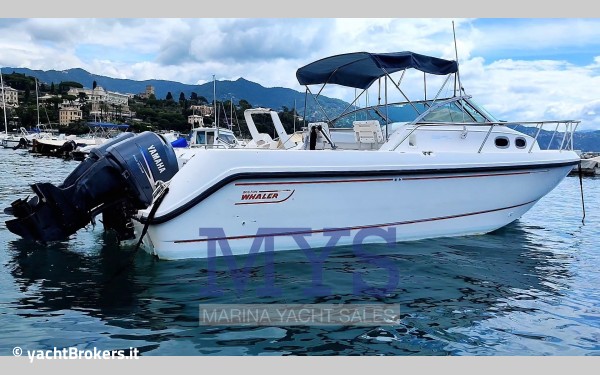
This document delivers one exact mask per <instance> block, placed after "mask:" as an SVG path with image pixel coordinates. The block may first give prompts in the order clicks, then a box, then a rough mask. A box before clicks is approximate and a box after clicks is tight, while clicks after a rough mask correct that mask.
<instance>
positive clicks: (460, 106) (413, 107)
mask: <svg viewBox="0 0 600 375" xmlns="http://www.w3.org/2000/svg"><path fill="white" fill-rule="evenodd" d="M441 102H442V100H438V101H436V102H433V100H428V101H420V102H413V103H412V104H411V103H398V104H389V105H388V106H387V108H386V107H385V106H379V107H371V108H368V109H363V110H359V111H355V112H353V113H350V114H348V115H345V116H344V117H342V118H340V119H338V120H337V121H336V126H338V127H351V126H352V122H353V121H361V120H378V121H379V122H380V123H381V124H385V123H386V118H387V119H388V120H387V121H388V122H389V123H396V122H413V121H415V120H416V119H417V118H419V116H421V115H422V114H424V113H425V112H427V111H430V112H427V114H426V115H425V116H424V117H423V118H421V119H420V120H419V122H466V123H469V122H473V123H482V122H488V121H493V122H495V121H496V120H495V119H494V117H493V116H491V115H490V114H489V113H488V112H487V111H485V110H484V109H483V108H481V107H480V106H476V105H475V104H474V103H473V102H471V101H469V100H465V99H463V100H457V101H451V102H448V103H444V104H442V105H440V106H439V107H438V106H436V105H438V104H439V103H441ZM431 107H435V108H434V109H431V110H430V108H431ZM417 111H418V112H417Z"/></svg>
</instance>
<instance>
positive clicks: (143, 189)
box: [4, 132, 178, 242]
mask: <svg viewBox="0 0 600 375" xmlns="http://www.w3.org/2000/svg"><path fill="white" fill-rule="evenodd" d="M177 171H178V165H177V158H176V156H175V152H174V151H173V148H172V147H171V144H170V143H169V142H167V141H166V140H165V139H164V138H163V137H162V136H160V135H158V134H155V133H152V132H144V133H141V134H138V135H134V134H132V133H123V134H121V135H120V136H119V137H116V138H114V139H112V140H110V141H108V142H105V143H104V144H103V145H101V146H99V147H96V148H93V149H92V150H91V151H90V153H89V155H88V157H87V158H86V159H85V160H84V161H82V162H81V163H80V164H79V165H78V166H77V168H75V170H74V171H73V172H71V174H70V175H69V176H68V177H67V178H66V179H65V181H64V182H63V183H62V184H61V185H59V186H54V185H52V184H50V183H37V184H33V185H31V189H32V190H33V192H34V193H35V196H33V197H32V198H31V199H28V198H29V197H27V198H25V199H17V200H16V201H14V202H13V203H11V206H10V207H8V208H6V209H5V210H4V213H6V214H8V215H12V216H14V217H15V219H12V220H8V221H7V222H6V226H7V228H8V230H10V231H11V232H13V233H15V234H18V235H19V236H21V237H23V238H26V239H32V240H38V241H44V242H46V241H57V240H64V239H66V238H68V237H69V236H70V235H72V234H73V233H75V232H76V231H77V230H79V229H81V228H83V227H84V226H86V225H87V224H88V223H90V222H91V221H93V219H94V217H95V216H96V215H98V214H99V213H102V214H103V219H104V220H103V224H104V227H105V229H114V230H116V231H117V237H118V238H119V240H122V239H127V238H133V236H134V234H133V223H132V222H131V217H132V215H133V214H134V213H135V212H136V211H137V210H139V209H144V208H147V207H148V206H149V205H150V204H151V203H152V193H153V192H154V189H155V187H156V185H157V182H158V181H163V182H166V181H168V180H170V179H171V178H172V177H173V176H174V175H175V173H177Z"/></svg>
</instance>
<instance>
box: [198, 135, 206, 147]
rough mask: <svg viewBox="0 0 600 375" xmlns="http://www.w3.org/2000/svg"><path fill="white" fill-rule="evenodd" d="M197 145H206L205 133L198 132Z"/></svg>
mask: <svg viewBox="0 0 600 375" xmlns="http://www.w3.org/2000/svg"><path fill="white" fill-rule="evenodd" d="M196 144H198V145H204V144H206V133H205V132H197V133H196Z"/></svg>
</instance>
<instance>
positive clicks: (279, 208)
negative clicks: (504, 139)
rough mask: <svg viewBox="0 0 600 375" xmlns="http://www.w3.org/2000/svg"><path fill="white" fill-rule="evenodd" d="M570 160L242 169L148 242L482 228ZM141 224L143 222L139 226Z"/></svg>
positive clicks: (298, 241) (369, 236)
mask: <svg viewBox="0 0 600 375" xmlns="http://www.w3.org/2000/svg"><path fill="white" fill-rule="evenodd" d="M571 168H572V164H569V163H553V164H547V165H537V166H535V167H528V166H520V167H519V166H512V167H511V166H505V167H502V168H489V167H488V168H466V169H465V168H463V169H454V170H447V171H439V170H438V171H433V170H431V169H420V170H419V169H413V170H408V171H393V170H390V171H386V172H380V174H377V173H362V174H361V172H348V173H346V174H345V175H344V176H342V175H341V174H340V172H339V171H338V172H336V173H333V174H331V175H330V176H328V175H327V174H326V173H314V176H312V177H311V176H310V175H309V174H298V177H293V176H292V175H291V174H290V175H281V174H280V175H277V174H275V175H274V176H272V177H269V176H268V175H263V176H261V177H260V178H249V176H251V174H241V175H240V177H239V178H229V179H225V182H223V183H222V184H220V185H219V186H218V188H217V189H214V191H213V192H211V193H210V194H205V197H204V198H203V199H201V201H199V202H196V203H195V204H194V205H193V206H191V207H189V208H187V209H185V210H183V209H181V210H180V212H176V213H174V214H172V215H162V218H161V217H159V220H158V221H159V222H158V223H156V222H155V223H152V224H150V225H149V226H148V231H147V234H146V236H145V237H144V248H145V249H146V250H147V251H148V252H150V253H151V254H154V255H157V256H158V257H159V258H161V259H183V258H206V257H212V256H222V255H228V254H231V255H241V254H248V253H250V252H255V251H260V252H264V251H270V250H275V251H280V250H293V249H303V248H307V247H310V248H321V247H326V246H330V245H331V244H335V245H336V246H342V245H356V244H367V243H395V242H400V241H410V240H419V239H425V238H434V237H447V236H464V235H473V234H483V233H488V232H490V231H493V230H496V229H498V228H501V227H503V226H505V225H507V224H509V223H511V222H513V221H514V220H516V219H518V218H520V217H521V216H522V215H523V214H525V213H526V212H527V211H528V210H529V209H530V208H531V207H532V206H533V205H534V204H535V203H536V202H537V201H538V200H539V199H540V198H542V197H543V196H544V195H546V194H547V193H548V192H550V191H551V190H552V189H553V188H554V187H556V185H557V184H558V183H559V182H560V181H561V180H562V179H563V178H564V177H565V176H566V175H567V174H568V172H569V171H570V170H571ZM280 176H287V177H280ZM142 221H143V220H142ZM142 227H143V223H142V222H136V228H137V231H136V232H137V233H138V234H139V233H141V230H142ZM266 239H268V240H266ZM332 241H333V242H332Z"/></svg>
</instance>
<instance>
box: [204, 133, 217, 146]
mask: <svg viewBox="0 0 600 375" xmlns="http://www.w3.org/2000/svg"><path fill="white" fill-rule="evenodd" d="M206 140H207V144H209V145H214V144H215V133H213V132H209V133H208V134H206Z"/></svg>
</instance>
